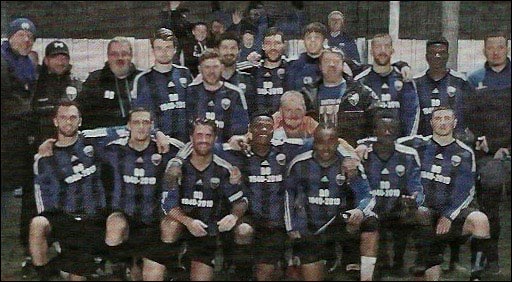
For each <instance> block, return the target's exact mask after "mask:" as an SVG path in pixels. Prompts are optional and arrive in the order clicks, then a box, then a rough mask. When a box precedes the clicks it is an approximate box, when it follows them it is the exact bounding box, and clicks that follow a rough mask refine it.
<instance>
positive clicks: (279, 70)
mask: <svg viewBox="0 0 512 282" xmlns="http://www.w3.org/2000/svg"><path fill="white" fill-rule="evenodd" d="M285 73H286V71H285V70H284V69H282V68H281V69H278V70H277V76H278V77H279V79H283V78H284V74H285Z"/></svg>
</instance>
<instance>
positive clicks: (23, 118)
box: [1, 18, 36, 245]
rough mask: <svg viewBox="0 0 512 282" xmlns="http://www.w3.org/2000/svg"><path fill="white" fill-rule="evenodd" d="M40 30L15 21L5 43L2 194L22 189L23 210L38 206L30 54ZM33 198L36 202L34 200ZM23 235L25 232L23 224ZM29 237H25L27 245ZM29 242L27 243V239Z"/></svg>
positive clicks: (33, 78)
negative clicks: (34, 167)
mask: <svg viewBox="0 0 512 282" xmlns="http://www.w3.org/2000/svg"><path fill="white" fill-rule="evenodd" d="M35 32H36V28H35V26H34V23H32V22H31V21H30V20H29V19H26V18H19V19H16V20H14V21H12V22H11V23H10V24H9V26H8V30H7V37H8V38H9V40H7V41H5V42H3V43H2V47H1V50H2V57H1V93H2V94H1V111H2V114H1V116H2V121H1V122H2V125H1V126H2V127H1V132H2V139H1V142H2V145H1V148H2V151H1V153H2V157H1V164H2V169H1V170H2V186H1V189H2V194H5V193H6V192H7V191H12V190H15V189H19V188H22V191H23V192H24V193H23V194H24V195H23V200H22V210H27V212H30V210H35V207H34V208H33V209H31V208H30V207H29V206H27V205H29V204H30V203H34V205H35V201H34V199H33V193H30V190H33V183H32V177H33V173H32V162H33V158H32V157H33V154H34V152H35V150H34V149H33V147H32V146H33V144H32V143H33V140H34V137H33V129H34V126H33V115H32V105H31V102H32V97H33V90H34V86H35V83H36V70H35V67H34V65H33V64H32V61H31V60H30V58H29V57H28V54H29V53H30V51H31V50H32V45H33V44H34V38H35ZM30 195H32V199H31V198H30ZM21 226H22V232H23V233H25V235H26V233H27V232H26V231H25V232H24V231H23V224H21ZM26 237H27V236H23V235H22V236H21V240H22V243H23V244H24V245H26V243H27V242H26ZM24 239H25V240H24Z"/></svg>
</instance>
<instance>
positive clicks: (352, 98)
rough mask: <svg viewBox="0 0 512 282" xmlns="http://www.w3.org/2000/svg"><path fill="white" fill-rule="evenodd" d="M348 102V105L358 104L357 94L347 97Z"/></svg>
mask: <svg viewBox="0 0 512 282" xmlns="http://www.w3.org/2000/svg"><path fill="white" fill-rule="evenodd" d="M348 102H349V103H350V105H352V106H355V105H357V103H359V94H357V93H353V94H351V95H350V96H349V97H348Z"/></svg>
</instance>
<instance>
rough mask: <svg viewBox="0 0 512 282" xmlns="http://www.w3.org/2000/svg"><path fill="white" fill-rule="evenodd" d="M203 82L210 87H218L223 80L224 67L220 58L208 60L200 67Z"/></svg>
mask: <svg viewBox="0 0 512 282" xmlns="http://www.w3.org/2000/svg"><path fill="white" fill-rule="evenodd" d="M199 70H200V72H201V75H202V76H203V81H204V82H205V83H206V84H209V85H216V84H217V83H218V82H219V81H220V78H221V75H222V71H223V70H224V66H223V65H222V63H221V62H220V59H219V58H218V57H216V58H211V59H206V60H204V61H203V62H202V63H201V64H200V65H199Z"/></svg>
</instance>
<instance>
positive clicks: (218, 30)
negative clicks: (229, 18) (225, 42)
mask: <svg viewBox="0 0 512 282" xmlns="http://www.w3.org/2000/svg"><path fill="white" fill-rule="evenodd" d="M210 25H211V31H212V34H213V35H214V36H217V35H220V34H223V33H224V32H225V31H226V27H225V26H224V23H222V21H221V20H213V21H211V24H210Z"/></svg>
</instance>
